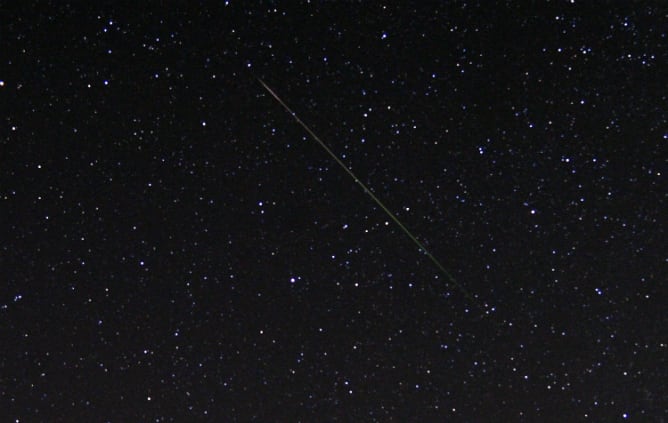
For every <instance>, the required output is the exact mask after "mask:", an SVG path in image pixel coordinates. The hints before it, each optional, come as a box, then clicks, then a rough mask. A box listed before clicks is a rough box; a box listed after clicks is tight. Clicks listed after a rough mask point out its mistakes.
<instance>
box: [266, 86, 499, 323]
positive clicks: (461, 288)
mask: <svg viewBox="0 0 668 423" xmlns="http://www.w3.org/2000/svg"><path fill="white" fill-rule="evenodd" d="M257 80H258V81H259V82H260V84H262V86H263V87H264V89H265V90H267V92H268V93H269V94H271V96H272V97H274V99H276V101H278V103H279V104H280V105H281V106H283V108H284V109H285V110H286V111H287V112H288V113H290V114H291V115H292V117H293V118H294V119H295V120H296V121H297V123H299V124H300V125H301V126H302V128H304V129H305V130H306V132H308V133H309V135H311V137H312V138H313V139H314V140H315V141H316V142H317V143H318V144H320V146H321V147H322V148H323V149H324V150H325V151H326V152H327V154H329V155H330V156H331V157H332V159H334V160H335V161H336V163H338V164H339V166H341V168H342V169H343V170H345V171H346V173H347V174H348V175H350V177H351V178H353V180H354V181H355V182H356V183H357V184H358V185H359V186H360V187H362V189H363V190H364V192H365V193H366V194H367V195H368V196H369V197H371V199H372V200H373V201H375V202H376V204H378V206H379V207H380V208H381V209H383V211H384V212H385V213H386V214H387V215H388V216H389V217H390V219H392V220H393V221H394V223H396V224H397V226H399V228H401V230H402V231H403V232H404V233H405V234H406V235H408V237H409V238H410V239H411V241H413V243H414V244H415V245H417V247H418V248H419V249H420V251H422V252H423V253H424V254H425V255H426V256H427V257H429V259H430V260H431V261H432V262H433V263H434V264H435V265H436V267H437V268H438V269H439V270H440V271H441V273H443V274H444V275H445V277H446V278H447V280H448V281H450V283H452V285H454V286H455V287H457V289H459V291H461V293H462V294H464V296H465V297H466V298H467V299H468V300H469V301H471V302H472V303H473V304H475V305H477V306H478V307H480V308H481V309H482V310H483V311H484V312H485V313H487V310H485V308H484V307H483V306H482V305H481V304H480V303H479V302H478V301H477V300H476V299H475V297H474V296H473V295H471V293H470V292H469V291H468V290H467V289H466V288H464V286H463V285H462V284H460V283H459V282H457V280H455V278H454V277H453V276H452V274H450V272H448V271H447V270H446V269H445V267H444V266H443V265H442V264H441V262H440V261H438V259H437V258H436V257H434V256H433V255H432V254H431V253H430V252H429V250H427V248H426V247H425V246H424V245H423V244H422V243H421V242H420V241H419V240H418V239H417V238H416V237H415V235H413V234H412V233H411V231H409V230H408V228H406V226H404V224H403V223H401V221H400V220H399V218H398V217H397V216H395V214H394V213H392V212H391V211H390V209H388V208H387V207H385V204H383V202H382V201H380V200H379V199H378V197H376V196H375V195H374V193H373V192H371V190H370V189H369V188H368V187H367V186H366V185H365V184H364V183H363V182H362V181H361V180H360V179H359V178H358V177H357V176H355V174H354V173H353V171H352V170H350V168H348V166H346V165H345V163H343V162H342V161H341V160H340V159H339V158H338V157H337V156H336V154H334V152H332V150H330V149H329V147H327V145H326V144H325V143H324V142H323V141H322V140H321V139H320V137H318V136H317V135H316V134H315V132H313V131H312V130H311V128H309V126H308V125H307V124H306V123H304V121H303V120H301V119H300V118H299V116H297V114H296V113H295V112H293V111H292V109H291V108H290V107H289V106H288V105H287V104H286V103H285V102H284V101H283V100H281V98H280V97H279V96H278V94H276V93H275V92H274V90H272V89H271V88H269V86H268V85H267V84H265V82H264V81H263V80H262V79H260V78H257Z"/></svg>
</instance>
